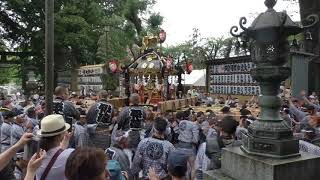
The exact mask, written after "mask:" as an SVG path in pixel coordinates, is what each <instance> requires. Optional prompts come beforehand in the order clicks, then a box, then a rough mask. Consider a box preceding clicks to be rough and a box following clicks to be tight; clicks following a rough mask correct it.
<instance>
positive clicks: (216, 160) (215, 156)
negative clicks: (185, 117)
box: [205, 136, 225, 170]
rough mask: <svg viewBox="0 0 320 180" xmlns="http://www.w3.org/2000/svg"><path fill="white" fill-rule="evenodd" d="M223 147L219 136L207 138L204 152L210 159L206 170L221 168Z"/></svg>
mask: <svg viewBox="0 0 320 180" xmlns="http://www.w3.org/2000/svg"><path fill="white" fill-rule="evenodd" d="M224 147H225V146H224V144H223V142H222V139H221V138H220V137H218V136H216V137H209V138H207V140H206V151H205V154H206V155H207V157H208V158H209V159H210V163H209V165H208V169H207V170H213V169H219V168H221V152H222V148H224Z"/></svg>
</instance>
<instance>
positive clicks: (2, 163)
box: [0, 133, 33, 171]
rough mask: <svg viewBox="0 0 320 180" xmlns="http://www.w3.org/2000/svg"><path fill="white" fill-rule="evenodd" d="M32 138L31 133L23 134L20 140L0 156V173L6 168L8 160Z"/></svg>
mask: <svg viewBox="0 0 320 180" xmlns="http://www.w3.org/2000/svg"><path fill="white" fill-rule="evenodd" d="M32 137H33V134H32V133H25V134H24V135H23V136H22V137H21V139H20V140H19V141H18V142H17V143H16V144H15V145H13V146H11V147H10V148H9V149H7V150H6V151H4V152H3V153H1V154H0V171H1V170H2V169H3V168H4V167H6V165H7V164H8V163H9V162H10V160H11V159H12V158H13V157H14V156H15V155H16V153H17V152H18V151H19V150H20V149H22V148H23V146H24V145H25V144H27V143H28V142H29V141H30V140H31V139H32Z"/></svg>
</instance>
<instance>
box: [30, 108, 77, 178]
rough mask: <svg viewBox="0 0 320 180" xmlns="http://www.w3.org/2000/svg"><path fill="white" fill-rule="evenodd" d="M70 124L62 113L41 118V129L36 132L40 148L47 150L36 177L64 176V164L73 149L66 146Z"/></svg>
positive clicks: (67, 144)
mask: <svg viewBox="0 0 320 180" xmlns="http://www.w3.org/2000/svg"><path fill="white" fill-rule="evenodd" d="M70 127H71V126H70V125H69V124H68V123H66V122H65V121H64V118H63V116H62V115H59V114H52V115H48V116H46V117H44V118H43V119H42V120H41V129H40V130H39V131H38V132H37V135H38V136H39V137H40V148H41V149H43V150H45V151H46V152H47V155H46V157H45V158H44V159H43V161H42V164H41V166H40V167H39V168H38V170H37V172H36V179H37V180H38V179H46V180H57V179H66V178H65V174H64V171H65V165H66V162H67V159H68V157H69V155H70V154H71V153H72V152H73V151H74V149H72V148H68V149H66V148H67V147H68V146H69V140H70V136H71V135H70V133H67V131H68V129H70Z"/></svg>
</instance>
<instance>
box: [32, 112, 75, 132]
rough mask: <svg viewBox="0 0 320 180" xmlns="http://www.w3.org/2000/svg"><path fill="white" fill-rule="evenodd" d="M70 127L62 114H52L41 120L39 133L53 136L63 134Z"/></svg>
mask: <svg viewBox="0 0 320 180" xmlns="http://www.w3.org/2000/svg"><path fill="white" fill-rule="evenodd" d="M69 128H70V125H69V124H68V123H66V122H65V121H64V118H63V116H62V115H59V114H52V115H48V116H46V117H44V118H43V119H42V120H41V129H40V130H39V131H38V132H37V134H38V135H39V136H41V137H51V136H56V135H59V134H62V133H64V132H66V131H67V130H68V129H69Z"/></svg>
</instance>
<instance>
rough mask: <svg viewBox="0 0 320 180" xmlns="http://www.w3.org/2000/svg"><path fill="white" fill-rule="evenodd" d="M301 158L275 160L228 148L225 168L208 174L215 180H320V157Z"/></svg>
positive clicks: (303, 156)
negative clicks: (319, 179)
mask: <svg viewBox="0 0 320 180" xmlns="http://www.w3.org/2000/svg"><path fill="white" fill-rule="evenodd" d="M300 154H301V156H299V157H294V158H289V159H273V158H267V157H260V156H251V155H248V154H245V153H244V152H243V151H242V150H241V149H240V147H234V148H225V149H224V150H223V154H222V162H221V164H222V167H221V169H219V170H213V171H207V172H205V173H204V179H212V180H284V179H288V180H289V179H290V180H301V179H303V180H312V179H318V178H319V177H320V171H319V167H320V157H319V156H315V155H311V154H307V153H304V152H300Z"/></svg>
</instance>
